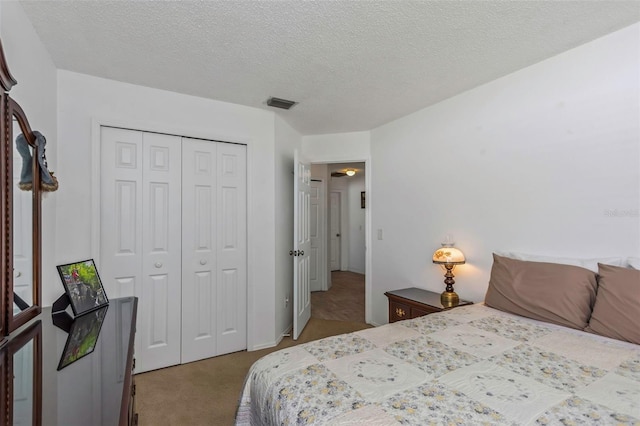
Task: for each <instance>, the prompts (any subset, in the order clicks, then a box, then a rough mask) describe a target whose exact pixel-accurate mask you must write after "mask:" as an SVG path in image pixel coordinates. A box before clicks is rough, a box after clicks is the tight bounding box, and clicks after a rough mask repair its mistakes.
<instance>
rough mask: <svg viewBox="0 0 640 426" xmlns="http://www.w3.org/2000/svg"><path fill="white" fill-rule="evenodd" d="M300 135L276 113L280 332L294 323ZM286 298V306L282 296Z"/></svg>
mask: <svg viewBox="0 0 640 426" xmlns="http://www.w3.org/2000/svg"><path fill="white" fill-rule="evenodd" d="M301 141H302V137H301V136H300V134H299V133H298V132H296V131H295V130H294V129H293V128H292V127H291V126H289V125H288V124H287V122H286V121H284V120H283V119H282V118H281V117H280V116H279V115H275V174H276V177H275V196H276V201H275V220H276V233H275V261H276V280H275V304H276V306H275V312H276V331H277V332H279V334H280V336H282V335H283V334H285V333H287V332H288V331H289V330H290V329H291V327H292V326H293V298H292V296H293V258H292V257H291V256H289V250H291V249H292V248H293V167H294V165H293V153H294V151H295V150H296V149H298V150H300V145H301ZM285 298H286V299H288V300H289V302H288V305H287V306H285V302H284V300H285Z"/></svg>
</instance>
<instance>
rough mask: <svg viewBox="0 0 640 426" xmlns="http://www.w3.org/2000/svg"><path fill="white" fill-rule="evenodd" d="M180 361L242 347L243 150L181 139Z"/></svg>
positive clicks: (244, 282) (244, 289)
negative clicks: (181, 306) (181, 305)
mask: <svg viewBox="0 0 640 426" xmlns="http://www.w3.org/2000/svg"><path fill="white" fill-rule="evenodd" d="M182 153H183V167H182V175H183V191H182V218H183V228H182V300H183V309H182V362H183V363H184V362H190V361H195V360H199V359H203V358H208V357H211V356H215V355H220V354H224V353H229V352H235V351H239V350H242V349H246V317H247V314H246V312H247V311H246V299H247V296H246V294H247V272H246V269H247V268H246V263H247V260H246V251H247V248H246V239H247V234H246V148H245V147H244V146H242V145H234V144H228V143H216V142H209V141H201V140H196V139H189V138H183V144H182Z"/></svg>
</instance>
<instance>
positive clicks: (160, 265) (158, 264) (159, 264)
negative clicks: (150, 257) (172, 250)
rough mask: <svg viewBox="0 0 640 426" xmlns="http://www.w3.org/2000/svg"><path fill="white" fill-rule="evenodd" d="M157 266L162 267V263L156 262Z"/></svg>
mask: <svg viewBox="0 0 640 426" xmlns="http://www.w3.org/2000/svg"><path fill="white" fill-rule="evenodd" d="M154 266H155V267H156V268H162V263H160V262H156V264H155V265H154Z"/></svg>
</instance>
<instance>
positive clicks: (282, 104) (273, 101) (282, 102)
mask: <svg viewBox="0 0 640 426" xmlns="http://www.w3.org/2000/svg"><path fill="white" fill-rule="evenodd" d="M295 104H297V102H294V101H288V100H286V99H280V98H269V99H267V105H269V106H270V107H274V108H282V109H289V108H291V107H292V106H294V105H295Z"/></svg>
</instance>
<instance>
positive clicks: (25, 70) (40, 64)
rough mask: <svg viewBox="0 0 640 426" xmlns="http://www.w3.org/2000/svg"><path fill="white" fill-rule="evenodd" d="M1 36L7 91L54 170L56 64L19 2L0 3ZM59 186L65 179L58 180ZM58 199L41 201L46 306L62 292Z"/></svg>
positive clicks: (49, 197)
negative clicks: (11, 82) (9, 80)
mask: <svg viewBox="0 0 640 426" xmlns="http://www.w3.org/2000/svg"><path fill="white" fill-rule="evenodd" d="M0 37H1V38H2V45H3V48H4V53H5V58H6V60H7V63H8V65H9V70H10V71H11V74H12V75H13V77H14V78H15V79H16V80H17V81H18V84H17V85H16V86H14V87H13V88H12V89H11V92H9V93H10V94H11V97H12V98H14V99H15V100H16V101H17V102H18V103H19V104H20V106H21V107H22V109H23V110H24V112H25V114H26V115H27V118H28V120H29V124H30V125H31V129H32V130H37V131H39V132H41V133H42V134H43V135H44V136H45V137H46V139H47V151H46V152H47V161H48V164H49V169H50V170H52V171H54V172H57V171H58V164H57V161H56V147H57V145H58V142H57V108H56V103H57V89H56V67H55V65H54V64H53V61H52V60H51V57H50V56H49V52H47V50H46V49H45V47H44V45H43V44H42V42H41V41H40V38H38V35H37V34H36V32H35V30H34V29H33V26H32V25H31V22H30V21H29V19H28V18H27V16H26V15H25V13H24V11H23V9H22V6H21V5H20V3H19V2H0ZM14 136H17V135H14ZM56 175H58V173H56ZM60 185H61V186H64V185H66V182H64V181H60ZM57 198H58V192H54V193H50V194H45V195H44V196H43V200H42V281H43V286H44V288H45V289H47V290H48V291H47V292H44V293H43V296H44V303H45V305H47V304H50V303H51V301H52V300H53V299H52V298H54V297H58V296H59V295H60V294H62V293H63V292H64V288H63V287H62V283H61V282H60V278H59V277H58V273H57V272H56V268H55V265H56V264H55V259H54V258H55V256H54V241H55V238H56V229H55V223H56V203H57Z"/></svg>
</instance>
